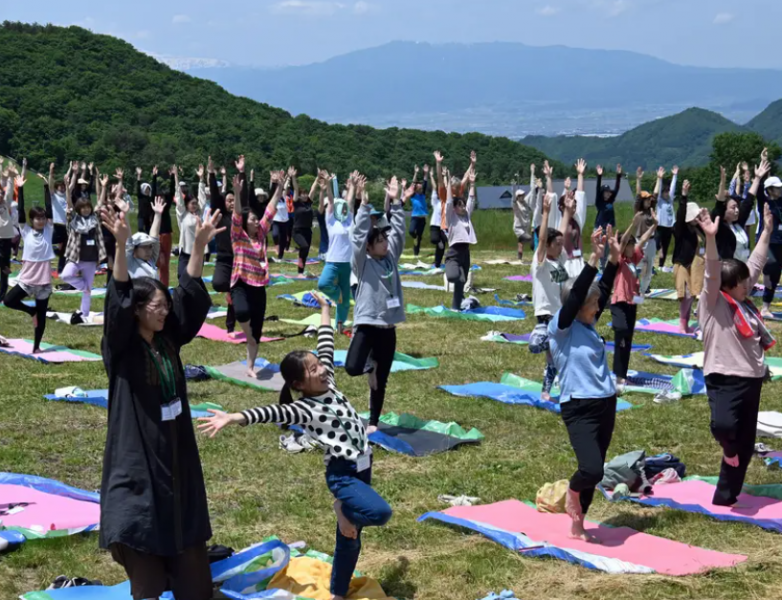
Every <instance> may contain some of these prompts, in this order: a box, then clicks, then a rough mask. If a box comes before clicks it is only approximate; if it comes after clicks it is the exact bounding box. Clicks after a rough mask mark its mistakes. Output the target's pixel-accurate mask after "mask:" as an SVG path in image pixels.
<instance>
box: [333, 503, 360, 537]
mask: <svg viewBox="0 0 782 600" xmlns="http://www.w3.org/2000/svg"><path fill="white" fill-rule="evenodd" d="M334 512H335V513H336V514H337V525H339V531H340V533H341V534H342V535H344V536H345V537H346V538H348V539H351V540H355V539H356V538H357V537H358V529H356V526H355V525H353V523H351V522H350V521H348V518H347V517H346V516H345V515H344V514H343V513H342V502H340V501H339V500H334Z"/></svg>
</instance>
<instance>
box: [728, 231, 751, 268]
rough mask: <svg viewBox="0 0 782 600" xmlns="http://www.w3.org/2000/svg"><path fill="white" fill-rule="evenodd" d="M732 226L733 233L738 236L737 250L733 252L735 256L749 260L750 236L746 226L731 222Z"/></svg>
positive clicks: (744, 260) (742, 260)
mask: <svg viewBox="0 0 782 600" xmlns="http://www.w3.org/2000/svg"><path fill="white" fill-rule="evenodd" d="M730 228H731V230H732V231H733V235H734V236H736V251H735V252H734V253H733V258H735V259H736V260H740V261H741V262H747V261H748V260H749V236H748V235H747V232H746V231H744V228H743V227H740V226H739V225H738V224H736V223H733V224H731V226H730Z"/></svg>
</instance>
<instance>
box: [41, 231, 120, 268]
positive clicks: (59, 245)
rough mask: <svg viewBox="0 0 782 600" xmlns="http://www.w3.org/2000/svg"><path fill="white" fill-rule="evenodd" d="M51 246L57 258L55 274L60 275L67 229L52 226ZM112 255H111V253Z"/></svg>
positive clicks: (62, 266) (63, 262) (66, 240)
mask: <svg viewBox="0 0 782 600" xmlns="http://www.w3.org/2000/svg"><path fill="white" fill-rule="evenodd" d="M52 246H53V247H54V253H55V254H56V255H57V256H58V257H59V258H58V260H57V273H58V274H59V273H62V270H63V269H64V268H65V262H66V261H65V248H66V247H67V246H68V227H67V226H66V225H59V224H56V223H55V225H54V229H53V230H52ZM112 254H113V253H112Z"/></svg>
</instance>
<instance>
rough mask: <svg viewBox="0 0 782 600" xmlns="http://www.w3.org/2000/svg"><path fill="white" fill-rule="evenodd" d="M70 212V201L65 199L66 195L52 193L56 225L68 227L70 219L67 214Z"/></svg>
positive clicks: (53, 218) (53, 217)
mask: <svg viewBox="0 0 782 600" xmlns="http://www.w3.org/2000/svg"><path fill="white" fill-rule="evenodd" d="M67 210H68V201H67V200H66V199H65V194H59V193H57V192H53V193H52V221H54V223H55V225H67V224H68V219H67V217H66V213H67Z"/></svg>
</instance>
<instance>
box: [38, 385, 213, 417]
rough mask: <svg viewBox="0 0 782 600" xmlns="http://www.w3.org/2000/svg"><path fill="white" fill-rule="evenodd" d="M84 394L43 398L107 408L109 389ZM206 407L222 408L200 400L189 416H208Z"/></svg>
mask: <svg viewBox="0 0 782 600" xmlns="http://www.w3.org/2000/svg"><path fill="white" fill-rule="evenodd" d="M83 391H84V393H85V394H87V396H86V397H84V396H58V395H56V394H46V395H44V398H46V399H47V400H51V401H53V402H73V403H75V404H91V405H92V406H98V407H100V408H105V409H108V408H109V390H83ZM208 409H212V410H223V407H222V406H221V405H220V404H214V403H213V402H202V403H201V404H191V405H190V418H192V419H197V418H199V417H210V416H211V413H210V412H208Z"/></svg>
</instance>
